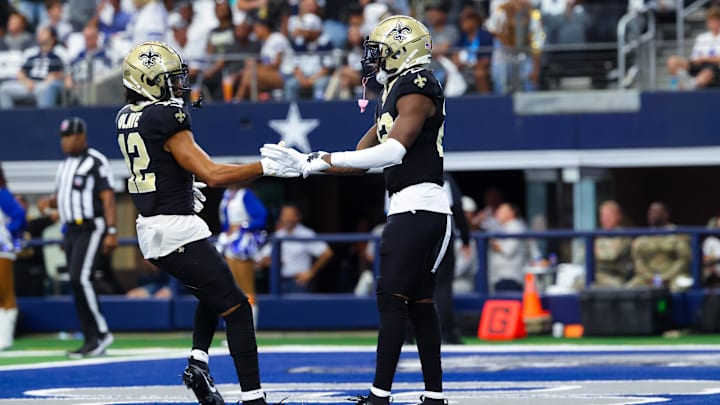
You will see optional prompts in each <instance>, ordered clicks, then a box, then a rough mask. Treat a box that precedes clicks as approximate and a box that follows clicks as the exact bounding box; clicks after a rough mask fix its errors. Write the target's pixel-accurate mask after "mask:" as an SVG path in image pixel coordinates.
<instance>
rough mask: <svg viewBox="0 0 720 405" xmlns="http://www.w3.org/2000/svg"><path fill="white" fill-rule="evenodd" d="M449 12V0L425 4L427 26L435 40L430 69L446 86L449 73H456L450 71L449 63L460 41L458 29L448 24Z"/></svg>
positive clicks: (432, 1) (438, 0) (432, 0)
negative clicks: (453, 50) (452, 52)
mask: <svg viewBox="0 0 720 405" xmlns="http://www.w3.org/2000/svg"><path fill="white" fill-rule="evenodd" d="M449 11H450V4H449V3H448V1H447V0H431V1H429V2H427V3H426V4H425V21H426V22H427V24H426V26H427V27H428V30H430V34H431V35H432V39H433V41H432V62H431V63H430V68H431V69H432V70H433V73H434V74H435V77H437V78H438V80H439V81H440V82H441V83H443V84H445V85H446V84H447V81H448V73H450V74H452V73H454V72H453V71H452V70H450V71H449V70H448V64H447V62H449V61H450V60H449V59H448V58H449V57H450V55H451V51H452V49H453V47H454V46H455V45H456V44H457V43H458V40H459V39H460V33H459V32H458V29H457V27H455V26H454V25H452V24H450V23H449V22H448V13H449ZM455 70H457V69H455ZM446 87H447V86H446Z"/></svg>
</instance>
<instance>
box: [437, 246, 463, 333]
mask: <svg viewBox="0 0 720 405" xmlns="http://www.w3.org/2000/svg"><path fill="white" fill-rule="evenodd" d="M453 246H454V243H453V239H450V244H449V246H448V249H447V252H445V257H444V258H443V260H442V262H440V267H438V269H437V274H436V279H435V283H436V284H435V305H436V306H437V310H438V317H439V318H440V330H441V335H442V339H443V341H446V342H448V343H455V342H456V341H458V340H459V339H460V337H459V334H458V332H457V327H456V325H455V305H454V304H453V290H452V286H453V278H454V277H455V250H454V249H453Z"/></svg>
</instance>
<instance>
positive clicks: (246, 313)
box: [223, 297, 253, 324]
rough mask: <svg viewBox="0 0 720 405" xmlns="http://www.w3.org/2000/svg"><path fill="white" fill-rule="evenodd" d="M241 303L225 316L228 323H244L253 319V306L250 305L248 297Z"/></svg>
mask: <svg viewBox="0 0 720 405" xmlns="http://www.w3.org/2000/svg"><path fill="white" fill-rule="evenodd" d="M239 304H240V306H239V307H237V308H236V309H235V310H234V311H232V312H230V313H229V314H227V315H225V316H224V317H223V319H225V323H226V324H229V323H244V322H247V321H252V319H253V315H252V307H251V306H250V302H249V301H248V299H247V297H245V298H243V300H242V301H241V302H240V303H239Z"/></svg>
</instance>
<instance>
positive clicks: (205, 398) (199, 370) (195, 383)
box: [183, 359, 225, 405]
mask: <svg viewBox="0 0 720 405" xmlns="http://www.w3.org/2000/svg"><path fill="white" fill-rule="evenodd" d="M183 383H184V384H185V386H186V387H188V388H189V389H191V390H192V391H193V393H194V394H195V397H196V398H197V400H198V403H199V404H200V405H225V401H224V400H223V397H222V395H220V391H218V390H217V388H215V384H214V383H213V379H212V377H210V370H208V368H207V365H204V363H202V362H199V361H195V360H192V359H191V360H190V363H189V364H188V366H187V367H185V372H184V373H183Z"/></svg>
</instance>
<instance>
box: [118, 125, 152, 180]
mask: <svg viewBox="0 0 720 405" xmlns="http://www.w3.org/2000/svg"><path fill="white" fill-rule="evenodd" d="M118 145H120V150H121V151H122V154H123V158H124V159H125V164H126V165H127V167H128V169H129V170H130V178H129V179H128V192H129V193H130V194H138V193H152V192H153V191H155V190H156V187H155V173H153V172H148V171H146V170H147V168H148V167H149V166H150V154H148V151H147V147H145V142H144V141H143V139H142V137H141V136H140V134H139V133H138V132H130V133H129V134H127V136H126V135H125V134H118ZM131 155H132V156H131Z"/></svg>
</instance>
